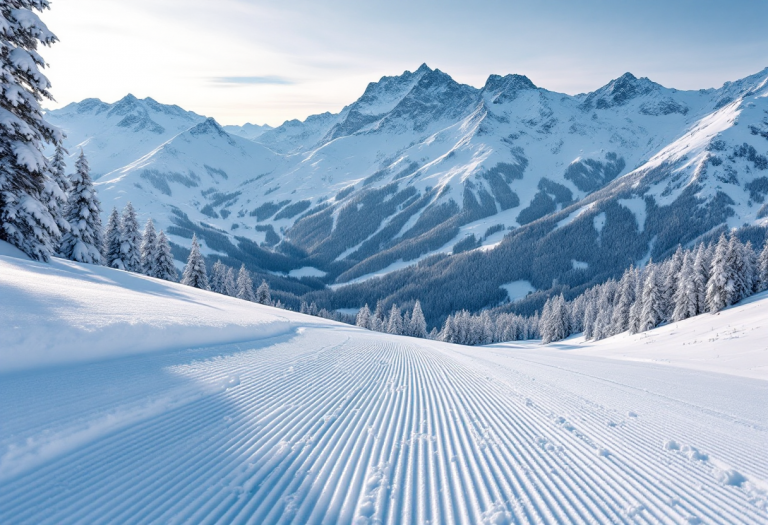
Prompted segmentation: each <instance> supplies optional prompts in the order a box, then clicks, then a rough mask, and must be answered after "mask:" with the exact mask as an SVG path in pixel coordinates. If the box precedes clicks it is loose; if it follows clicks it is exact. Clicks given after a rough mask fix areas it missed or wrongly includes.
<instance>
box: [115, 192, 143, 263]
mask: <svg viewBox="0 0 768 525" xmlns="http://www.w3.org/2000/svg"><path fill="white" fill-rule="evenodd" d="M120 232H121V234H122V236H121V239H120V240H121V243H120V253H121V254H122V259H123V264H124V265H125V269H126V270H127V271H129V272H140V271H141V234H140V233H139V221H138V220H137V219H136V211H135V210H134V209H133V205H132V204H131V203H130V202H129V203H128V204H126V205H125V208H123V215H122V217H121V219H120Z"/></svg>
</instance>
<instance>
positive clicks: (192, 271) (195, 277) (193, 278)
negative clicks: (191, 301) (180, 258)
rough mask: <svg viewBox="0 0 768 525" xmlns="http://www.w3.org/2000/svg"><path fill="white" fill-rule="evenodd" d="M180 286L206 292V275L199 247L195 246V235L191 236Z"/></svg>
mask: <svg viewBox="0 0 768 525" xmlns="http://www.w3.org/2000/svg"><path fill="white" fill-rule="evenodd" d="M181 284H186V285H187V286H192V287H194V288H200V289H201V290H208V273H207V272H206V269H205V259H204V258H203V256H202V254H201V253H200V246H198V244H197V235H195V234H192V248H191V249H190V250H189V257H188V258H187V266H186V267H184V273H183V274H182V276H181Z"/></svg>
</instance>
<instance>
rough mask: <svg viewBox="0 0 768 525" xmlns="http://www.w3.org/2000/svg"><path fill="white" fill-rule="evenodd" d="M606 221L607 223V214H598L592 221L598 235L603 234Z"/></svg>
mask: <svg viewBox="0 0 768 525" xmlns="http://www.w3.org/2000/svg"><path fill="white" fill-rule="evenodd" d="M605 221H606V215H605V212H600V213H598V214H597V215H595V218H594V219H592V225H593V226H594V227H595V230H597V234H598V235H600V234H601V233H603V228H604V227H605Z"/></svg>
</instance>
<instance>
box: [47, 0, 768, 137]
mask: <svg viewBox="0 0 768 525" xmlns="http://www.w3.org/2000/svg"><path fill="white" fill-rule="evenodd" d="M42 19H43V21H44V22H45V23H46V24H47V25H48V27H49V29H51V30H52V31H53V32H54V33H55V34H56V35H57V36H58V37H59V40H60V42H58V43H57V44H55V45H54V46H52V47H51V48H50V49H43V50H42V55H43V57H44V58H45V60H46V61H47V62H48V63H49V68H48V69H47V71H46V73H47V75H48V77H49V79H50V80H51V83H52V84H53V88H52V92H53V95H54V97H55V98H56V102H55V103H47V104H46V107H48V108H51V109H52V108H56V107H61V106H63V105H66V104H68V103H70V102H75V101H80V100H82V99H84V98H89V97H96V98H100V99H102V100H104V101H106V102H114V101H116V100H119V99H120V98H122V97H123V96H125V95H126V94H128V93H132V94H133V95H135V96H137V97H139V98H144V97H152V98H154V99H155V100H157V101H159V102H162V103H166V104H177V105H179V106H181V107H183V108H184V109H187V110H191V111H195V112H197V113H200V114H202V115H206V116H212V117H214V118H215V119H216V120H218V121H219V122H220V123H222V124H244V123H246V122H251V123H255V124H265V123H266V124H269V125H272V126H277V125H279V124H281V123H282V122H284V121H285V120H290V119H295V118H298V119H300V120H303V119H305V118H306V117H307V116H309V115H312V114H317V113H322V112H324V111H331V112H338V111H340V110H341V109H342V108H343V107H344V106H345V105H347V104H350V103H352V102H353V101H354V100H355V99H357V98H358V97H359V96H360V95H361V94H362V93H363V91H364V90H365V87H366V85H367V84H368V83H369V82H372V81H376V80H378V79H379V78H381V77H382V76H385V75H398V74H401V73H402V72H403V71H405V70H410V71H413V70H415V69H416V68H418V67H419V65H420V64H422V63H426V64H428V65H429V66H430V67H432V68H439V69H440V70H442V71H444V72H446V73H448V74H449V75H451V76H452V77H453V78H454V79H455V80H457V81H459V82H462V83H465V84H470V85H473V86H476V87H481V86H482V85H483V84H484V83H485V81H486V79H487V78H488V76H489V75H490V74H501V75H504V74H508V73H518V74H523V75H526V76H528V77H529V78H530V79H531V80H532V81H533V82H534V83H535V84H536V85H538V86H541V87H545V88H547V89H549V90H553V91H559V92H564V93H569V94H576V93H582V92H588V91H592V90H594V89H597V88H598V87H600V86H602V85H605V84H606V83H608V82H609V81H610V80H611V79H613V78H617V77H619V76H620V75H621V74H623V73H625V72H627V71H630V72H632V73H633V74H634V75H635V76H638V77H640V76H645V77H648V78H650V79H651V80H654V81H656V82H658V83H660V84H662V85H665V86H668V87H674V88H678V89H700V88H709V87H719V86H721V85H722V84H723V83H724V82H726V81H728V80H736V79H738V78H743V77H745V76H747V75H750V74H753V73H756V72H758V71H760V70H762V69H763V68H765V67H768V31H766V30H765V21H766V20H768V2H767V1H765V0H729V1H728V2H723V1H710V0H695V1H694V0H664V1H661V0H644V1H642V2H641V1H629V0H612V1H608V0H582V1H574V0H528V1H516V0H506V1H503V0H499V1H496V0H472V1H463V2H457V1H453V0H441V1H427V0H407V1H406V0H387V1H378V0H367V1H361V0H356V1H348V0H280V1H266V0H265V1H261V0H215V1H212V0H52V1H51V10H50V11H46V12H45V13H43V15H42Z"/></svg>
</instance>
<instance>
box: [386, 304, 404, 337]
mask: <svg viewBox="0 0 768 525" xmlns="http://www.w3.org/2000/svg"><path fill="white" fill-rule="evenodd" d="M387 333H388V334H394V335H402V333H403V316H402V315H400V308H398V307H397V305H396V304H393V305H392V309H391V310H390V311H389V319H387Z"/></svg>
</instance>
